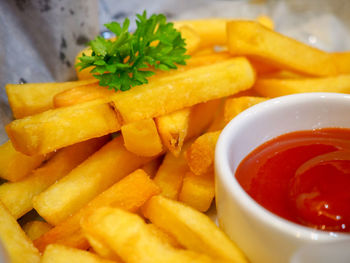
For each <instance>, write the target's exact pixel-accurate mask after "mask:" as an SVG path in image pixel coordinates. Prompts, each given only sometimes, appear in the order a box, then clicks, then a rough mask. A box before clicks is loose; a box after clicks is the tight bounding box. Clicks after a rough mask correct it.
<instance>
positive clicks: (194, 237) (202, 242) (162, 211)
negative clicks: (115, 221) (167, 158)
mask: <svg viewBox="0 0 350 263" xmlns="http://www.w3.org/2000/svg"><path fill="white" fill-rule="evenodd" d="M143 213H144V215H145V217H146V218H148V219H149V220H150V221H151V222H152V223H153V224H155V225H156V226H158V227H159V228H161V229H163V230H164V231H165V232H167V233H170V234H171V235H173V236H174V237H175V238H176V240H177V241H178V242H179V243H180V244H181V245H183V246H184V247H185V248H188V249H190V250H193V251H197V252H199V253H205V254H207V255H209V256H211V257H213V258H215V259H216V260H220V259H221V260H227V261H229V262H248V261H247V259H246V258H245V256H244V254H243V253H242V252H241V251H240V249H239V248H238V247H237V246H236V245H235V244H234V243H233V242H232V241H231V240H230V239H229V238H228V237H227V236H226V235H225V234H224V233H223V232H222V231H221V230H220V229H219V228H218V227H217V226H216V225H215V223H214V222H213V221H211V219H210V218H209V217H207V216H206V215H205V214H203V213H201V212H198V211H197V210H195V209H193V208H191V207H188V206H186V205H184V204H182V203H180V202H176V201H173V200H170V199H167V198H165V197H162V196H160V195H158V196H154V197H152V198H151V199H150V200H149V201H148V202H147V203H146V204H145V205H144V207H143Z"/></svg>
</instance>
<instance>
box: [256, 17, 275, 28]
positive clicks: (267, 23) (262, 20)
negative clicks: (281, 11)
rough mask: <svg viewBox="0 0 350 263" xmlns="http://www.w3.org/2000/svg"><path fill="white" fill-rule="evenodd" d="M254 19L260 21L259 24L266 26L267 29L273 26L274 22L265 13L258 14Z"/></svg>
mask: <svg viewBox="0 0 350 263" xmlns="http://www.w3.org/2000/svg"><path fill="white" fill-rule="evenodd" d="M256 21H257V22H258V23H260V24H261V25H263V26H265V27H267V28H268V29H271V30H273V29H274V28H275V23H274V22H273V20H272V19H271V17H269V16H266V15H259V16H258V17H257V18H256Z"/></svg>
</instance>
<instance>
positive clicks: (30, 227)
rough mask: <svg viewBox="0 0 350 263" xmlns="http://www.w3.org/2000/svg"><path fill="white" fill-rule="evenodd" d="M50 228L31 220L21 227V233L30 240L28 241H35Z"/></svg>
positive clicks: (45, 224) (46, 224)
mask: <svg viewBox="0 0 350 263" xmlns="http://www.w3.org/2000/svg"><path fill="white" fill-rule="evenodd" d="M51 228H52V226H51V225H50V224H48V223H46V222H44V221H39V220H33V221H29V222H27V223H26V224H25V225H24V226H23V231H24V232H25V233H26V235H27V236H28V237H29V238H30V240H35V239H37V238H39V237H40V236H42V235H43V234H45V233H46V232H47V231H49V230H50V229H51Z"/></svg>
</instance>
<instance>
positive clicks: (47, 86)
mask: <svg viewBox="0 0 350 263" xmlns="http://www.w3.org/2000/svg"><path fill="white" fill-rule="evenodd" d="M92 83H97V80H96V79H91V80H84V81H71V82H61V83H59V82H55V83H25V84H7V85H6V86H5V89H6V93H7V97H8V100H9V104H10V107H11V109H12V112H13V116H14V117H15V118H16V119H19V118H23V117H26V116H29V115H33V114H37V113H40V112H43V111H46V110H48V109H51V108H52V107H53V104H52V99H53V97H54V96H55V95H56V94H58V93H60V92H62V91H64V90H68V89H71V88H74V87H78V86H83V85H89V84H92ZM96 85H97V84H96Z"/></svg>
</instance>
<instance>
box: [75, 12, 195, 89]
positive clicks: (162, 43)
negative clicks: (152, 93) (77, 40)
mask: <svg viewBox="0 0 350 263" xmlns="http://www.w3.org/2000/svg"><path fill="white" fill-rule="evenodd" d="M129 24H130V21H129V19H125V21H124V23H123V24H122V25H121V24H119V23H117V22H111V23H109V24H105V26H106V27H107V29H109V30H110V31H111V32H113V33H114V34H115V35H116V40H115V41H112V40H108V39H104V38H103V37H101V36H98V37H97V38H96V39H94V40H92V41H91V42H90V43H89V46H90V47H91V49H92V53H91V56H87V55H85V54H83V55H82V56H81V57H80V58H79V60H80V62H79V63H77V65H76V66H77V67H80V70H82V69H85V68H88V67H94V68H93V69H92V70H91V73H95V74H94V77H95V78H97V79H99V80H100V85H101V86H108V87H109V88H112V89H114V90H115V91H118V90H122V91H125V90H128V89H130V88H131V87H134V86H137V85H141V84H145V83H148V80H147V78H148V77H150V76H152V75H154V74H155V72H154V69H160V70H170V69H176V68H177V66H176V64H179V65H185V64H186V61H185V60H186V59H188V58H189V56H188V55H185V52H186V48H185V46H186V44H185V40H184V39H183V38H182V37H181V33H180V32H179V31H177V30H176V29H175V28H174V25H173V23H167V22H166V17H165V16H164V15H162V14H158V15H156V14H154V15H151V16H150V17H149V18H147V14H146V11H144V12H143V14H142V15H137V20H136V25H137V29H136V30H135V32H134V33H133V34H131V33H129Z"/></svg>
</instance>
